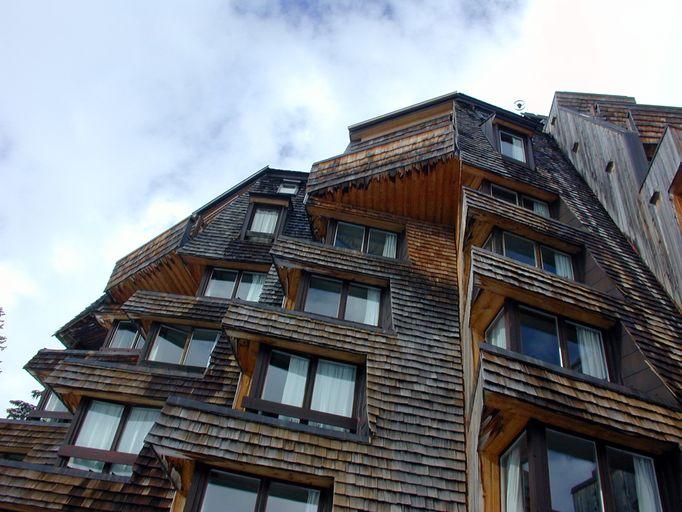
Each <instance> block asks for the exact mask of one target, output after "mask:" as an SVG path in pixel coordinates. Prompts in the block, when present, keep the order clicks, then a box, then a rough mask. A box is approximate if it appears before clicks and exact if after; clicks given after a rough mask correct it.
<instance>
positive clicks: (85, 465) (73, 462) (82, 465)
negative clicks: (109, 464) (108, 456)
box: [67, 457, 104, 473]
mask: <svg viewBox="0 0 682 512" xmlns="http://www.w3.org/2000/svg"><path fill="white" fill-rule="evenodd" d="M67 466H69V467H70V468H73V469H84V470H86V471H95V472H96V473H101V472H102V470H103V469H104V462H102V461H100V460H89V459H78V458H76V457H71V458H70V459H69V462H68V464H67Z"/></svg>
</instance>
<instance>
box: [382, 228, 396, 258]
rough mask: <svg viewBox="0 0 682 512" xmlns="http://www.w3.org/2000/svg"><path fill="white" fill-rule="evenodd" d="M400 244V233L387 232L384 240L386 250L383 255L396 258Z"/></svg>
mask: <svg viewBox="0 0 682 512" xmlns="http://www.w3.org/2000/svg"><path fill="white" fill-rule="evenodd" d="M397 244H398V235H396V234H395V233H386V238H385V240H384V252H383V253H382V256H385V257H386V258H395V250H396V247H397Z"/></svg>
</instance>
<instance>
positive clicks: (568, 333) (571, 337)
mask: <svg viewBox="0 0 682 512" xmlns="http://www.w3.org/2000/svg"><path fill="white" fill-rule="evenodd" d="M485 340H486V342H487V343H490V344H491V345H495V346H496V347H500V348H504V349H508V350H513V351H515V352H519V353H521V354H524V355H527V356H529V357H532V358H534V359H539V360H541V361H544V362H546V363H549V364H554V365H558V366H563V367H564V368H568V369H571V370H573V371H576V372H580V373H583V374H585V375H590V376H592V377H595V378H598V379H602V380H608V379H609V372H608V366H607V357H606V352H605V346H604V341H603V338H602V333H601V331H599V330H597V329H593V328H592V327H588V326H585V325H581V324H578V323H575V322H572V321H570V320H567V319H564V318H562V317H558V316H555V315H551V314H548V313H545V312H543V311H538V310H536V309H532V308H528V307H525V306H521V305H518V304H516V303H514V302H509V303H508V304H506V305H505V307H504V308H503V309H502V310H501V311H500V313H498V314H497V316H496V317H495V318H494V320H493V321H492V322H491V323H490V325H489V326H488V328H487V329H486V332H485Z"/></svg>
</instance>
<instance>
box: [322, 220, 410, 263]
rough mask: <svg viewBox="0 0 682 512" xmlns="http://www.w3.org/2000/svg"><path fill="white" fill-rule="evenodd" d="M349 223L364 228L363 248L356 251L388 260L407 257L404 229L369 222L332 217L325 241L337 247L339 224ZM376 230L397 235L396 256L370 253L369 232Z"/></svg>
mask: <svg viewBox="0 0 682 512" xmlns="http://www.w3.org/2000/svg"><path fill="white" fill-rule="evenodd" d="M340 223H342V224H349V225H351V226H357V227H360V228H362V229H363V230H364V233H363V236H362V249H360V251H356V252H361V253H362V254H366V255H367V256H370V257H373V258H385V259H387V260H402V259H405V258H406V254H405V243H404V239H405V234H404V233H405V232H404V231H400V232H398V231H392V230H390V229H383V228H378V227H375V226H370V225H367V224H359V223H357V222H349V221H346V220H340V219H330V220H329V225H328V227H327V237H326V240H325V243H327V244H328V245H331V246H332V247H334V248H337V247H336V245H335V244H336V234H337V230H338V227H339V224H340ZM372 229H373V230H375V231H383V232H384V233H392V234H394V235H396V244H395V257H393V258H391V257H390V256H380V255H377V254H369V253H368V252H367V248H368V247H369V234H370V231H371V230H372ZM346 250H349V251H350V250H352V249H346Z"/></svg>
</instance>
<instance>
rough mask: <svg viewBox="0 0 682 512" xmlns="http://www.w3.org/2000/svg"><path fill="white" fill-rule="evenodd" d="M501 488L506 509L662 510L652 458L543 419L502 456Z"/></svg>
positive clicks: (565, 511)
mask: <svg viewBox="0 0 682 512" xmlns="http://www.w3.org/2000/svg"><path fill="white" fill-rule="evenodd" d="M529 453H536V454H538V456H535V457H530V458H529ZM530 489H533V490H534V491H535V492H530ZM500 490H501V495H502V504H503V506H502V510H504V511H506V512H521V511H529V510H531V507H532V509H533V510H555V511H559V512H585V511H590V512H593V511H603V510H617V511H619V512H623V511H624V512H638V511H643V510H646V511H650V512H660V511H661V510H662V509H661V500H660V496H659V492H658V483H657V481H656V472H655V469H654V462H653V460H652V459H651V458H649V457H646V456H642V455H637V454H634V453H631V452H629V451H625V450H622V449H618V448H615V447H612V446H608V445H606V444H604V443H601V442H598V441H593V440H590V439H585V438H583V437H579V436H575V435H572V434H568V433H564V432H559V431H556V430H552V429H548V428H544V427H541V426H537V425H531V426H530V427H529V428H528V429H527V431H526V432H524V433H523V434H521V436H519V438H518V440H517V441H515V442H514V443H513V444H512V445H511V447H510V448H509V449H508V450H507V451H506V452H505V453H504V454H503V455H502V457H500Z"/></svg>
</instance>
